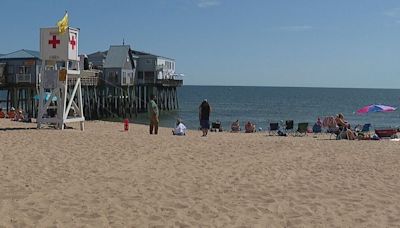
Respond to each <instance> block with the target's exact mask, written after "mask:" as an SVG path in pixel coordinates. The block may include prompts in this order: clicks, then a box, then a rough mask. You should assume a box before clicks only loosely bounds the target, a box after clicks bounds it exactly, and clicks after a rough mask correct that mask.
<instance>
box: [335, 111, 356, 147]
mask: <svg viewBox="0 0 400 228" xmlns="http://www.w3.org/2000/svg"><path fill="white" fill-rule="evenodd" d="M335 120H336V124H337V125H338V127H339V135H338V138H340V139H348V140H354V139H356V134H355V133H354V132H353V131H352V130H351V129H350V124H349V123H347V121H346V120H345V119H344V116H343V114H342V113H339V114H337V116H336V118H335Z"/></svg>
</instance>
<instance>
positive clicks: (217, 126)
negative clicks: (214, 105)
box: [210, 120, 223, 132]
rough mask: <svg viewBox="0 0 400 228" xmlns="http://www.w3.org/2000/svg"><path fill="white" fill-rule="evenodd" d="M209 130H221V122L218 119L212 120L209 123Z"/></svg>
mask: <svg viewBox="0 0 400 228" xmlns="http://www.w3.org/2000/svg"><path fill="white" fill-rule="evenodd" d="M210 131H214V132H217V131H218V132H222V131H223V129H222V125H221V122H220V121H218V120H217V121H216V122H212V123H211V129H210Z"/></svg>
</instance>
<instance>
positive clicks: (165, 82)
mask: <svg viewBox="0 0 400 228" xmlns="http://www.w3.org/2000/svg"><path fill="white" fill-rule="evenodd" d="M156 83H157V84H161V85H162V86H182V85H183V80H177V79H157V82H156Z"/></svg>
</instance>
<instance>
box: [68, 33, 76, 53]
mask: <svg viewBox="0 0 400 228" xmlns="http://www.w3.org/2000/svg"><path fill="white" fill-rule="evenodd" d="M69 43H70V44H71V46H72V50H74V49H75V45H76V40H75V36H72V38H71V41H69Z"/></svg>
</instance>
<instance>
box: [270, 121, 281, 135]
mask: <svg viewBox="0 0 400 228" xmlns="http://www.w3.org/2000/svg"><path fill="white" fill-rule="evenodd" d="M278 131H279V123H269V131H268V132H269V135H277V134H278Z"/></svg>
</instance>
